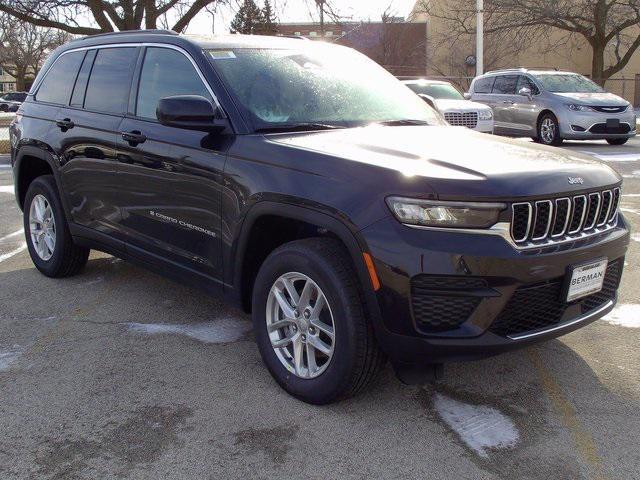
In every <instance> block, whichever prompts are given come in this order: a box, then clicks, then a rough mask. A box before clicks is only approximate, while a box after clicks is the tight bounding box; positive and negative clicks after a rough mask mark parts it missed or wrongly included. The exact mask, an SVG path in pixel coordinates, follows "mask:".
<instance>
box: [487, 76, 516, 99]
mask: <svg viewBox="0 0 640 480" xmlns="http://www.w3.org/2000/svg"><path fill="white" fill-rule="evenodd" d="M517 84H518V75H501V76H499V77H497V78H496V82H495V83H494V84H493V93H498V94H502V95H515V93H516V85H517Z"/></svg>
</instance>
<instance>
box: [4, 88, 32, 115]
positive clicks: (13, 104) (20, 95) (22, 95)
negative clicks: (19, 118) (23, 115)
mask: <svg viewBox="0 0 640 480" xmlns="http://www.w3.org/2000/svg"><path fill="white" fill-rule="evenodd" d="M26 98H27V92H9V93H5V94H4V95H3V96H1V97H0V112H16V111H17V110H18V108H20V105H22V102H24V101H25V99H26Z"/></svg>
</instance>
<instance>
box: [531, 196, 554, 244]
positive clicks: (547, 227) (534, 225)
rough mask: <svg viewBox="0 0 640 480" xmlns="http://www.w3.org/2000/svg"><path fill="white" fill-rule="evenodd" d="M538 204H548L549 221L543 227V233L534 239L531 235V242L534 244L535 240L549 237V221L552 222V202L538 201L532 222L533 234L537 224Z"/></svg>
mask: <svg viewBox="0 0 640 480" xmlns="http://www.w3.org/2000/svg"><path fill="white" fill-rule="evenodd" d="M540 204H548V205H549V219H548V220H547V226H546V227H545V230H544V233H543V234H542V235H540V236H538V237H534V236H533V234H532V235H531V240H533V241H534V242H535V241H537V240H542V239H543V238H547V235H549V229H550V228H551V220H553V202H552V201H551V200H540V201H538V202H536V218H535V220H534V221H533V231H534V232H533V233H535V229H536V224H537V223H538V209H539V205H540Z"/></svg>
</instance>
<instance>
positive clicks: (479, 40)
mask: <svg viewBox="0 0 640 480" xmlns="http://www.w3.org/2000/svg"><path fill="white" fill-rule="evenodd" d="M483 73H484V1H483V0H476V76H479V75H482V74H483Z"/></svg>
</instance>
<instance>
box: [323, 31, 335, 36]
mask: <svg viewBox="0 0 640 480" xmlns="http://www.w3.org/2000/svg"><path fill="white" fill-rule="evenodd" d="M324 36H325V37H333V32H324Z"/></svg>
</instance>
